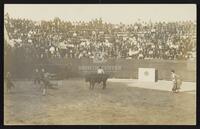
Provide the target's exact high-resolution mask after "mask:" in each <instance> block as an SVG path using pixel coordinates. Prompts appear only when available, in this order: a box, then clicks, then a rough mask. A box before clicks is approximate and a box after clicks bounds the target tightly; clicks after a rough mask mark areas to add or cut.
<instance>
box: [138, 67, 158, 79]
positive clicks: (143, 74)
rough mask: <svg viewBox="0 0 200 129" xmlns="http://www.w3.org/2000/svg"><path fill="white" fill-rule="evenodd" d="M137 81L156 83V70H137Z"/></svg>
mask: <svg viewBox="0 0 200 129" xmlns="http://www.w3.org/2000/svg"><path fill="white" fill-rule="evenodd" d="M138 73H139V74H138V80H139V81H145V82H155V81H156V69H155V68H139V72H138Z"/></svg>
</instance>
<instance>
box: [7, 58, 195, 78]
mask: <svg viewBox="0 0 200 129" xmlns="http://www.w3.org/2000/svg"><path fill="white" fill-rule="evenodd" d="M41 66H42V65H41ZM98 66H102V67H103V68H104V70H105V71H106V72H107V73H109V74H110V75H111V77H113V78H128V79H131V78H132V79H137V78H138V68H155V69H157V70H158V79H159V80H170V71H171V70H172V69H174V70H175V71H176V73H177V74H179V75H180V76H181V77H182V79H183V80H184V81H192V82H194V81H196V61H192V60H188V61H173V60H156V59H151V60H133V59H130V60H127V59H109V60H107V61H105V62H103V63H94V62H93V60H92V59H51V60H49V61H48V63H45V64H43V66H42V67H45V69H47V71H50V72H53V73H57V74H59V75H60V76H61V77H63V79H65V78H69V77H83V76H84V74H86V73H88V72H95V71H96V69H97V68H98ZM35 67H38V65H37V64H34V63H30V62H29V63H27V62H23V65H22V64H16V63H15V64H13V65H12V66H11V67H10V68H11V71H12V72H13V75H14V76H15V77H16V78H31V77H33V73H34V72H33V71H34V68H35Z"/></svg>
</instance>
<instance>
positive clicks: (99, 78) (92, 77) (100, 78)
mask: <svg viewBox="0 0 200 129" xmlns="http://www.w3.org/2000/svg"><path fill="white" fill-rule="evenodd" d="M108 77H109V75H108V74H97V73H92V74H88V75H86V76H85V81H86V82H89V83H90V87H89V89H94V86H95V84H96V83H98V84H99V83H101V82H102V83H103V89H105V88H106V81H107V79H108Z"/></svg>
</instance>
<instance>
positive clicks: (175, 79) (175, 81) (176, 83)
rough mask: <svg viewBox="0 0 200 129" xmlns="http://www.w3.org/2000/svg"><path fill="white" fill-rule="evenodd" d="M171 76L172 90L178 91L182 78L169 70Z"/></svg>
mask: <svg viewBox="0 0 200 129" xmlns="http://www.w3.org/2000/svg"><path fill="white" fill-rule="evenodd" d="M171 78H172V82H173V88H172V92H174V93H178V92H179V90H180V86H181V84H182V80H181V78H180V76H179V75H177V74H175V71H174V70H171Z"/></svg>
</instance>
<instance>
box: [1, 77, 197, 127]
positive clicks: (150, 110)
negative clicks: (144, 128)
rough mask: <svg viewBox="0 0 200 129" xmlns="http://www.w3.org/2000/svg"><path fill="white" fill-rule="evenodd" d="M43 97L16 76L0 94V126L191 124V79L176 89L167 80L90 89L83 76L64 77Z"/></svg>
mask: <svg viewBox="0 0 200 129" xmlns="http://www.w3.org/2000/svg"><path fill="white" fill-rule="evenodd" d="M54 83H59V86H58V89H54V90H53V89H49V90H48V95H47V96H42V92H41V90H40V89H39V86H37V85H34V84H33V82H31V81H16V82H15V85H16V87H15V89H13V91H12V93H5V95H4V124H5V125H34V124H37V125H76V124H78V125H85V124H92V125H96V124H98V125H107V124H112V125H113V124H117V125H119V124H129V125H179V124H184V125H193V124H196V83H191V82H184V83H183V86H182V91H181V92H180V93H178V94H174V93H172V92H170V90H171V85H172V84H171V82H169V81H159V82H157V83H146V82H138V81H137V80H126V79H123V80H121V79H109V80H108V82H107V89H105V90H102V89H101V88H102V87H101V86H100V85H97V86H96V87H95V89H94V90H93V91H92V90H89V89H88V88H89V84H88V83H86V82H85V81H84V80H81V79H80V80H79V79H73V80H64V81H60V82H54Z"/></svg>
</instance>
